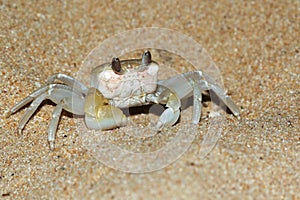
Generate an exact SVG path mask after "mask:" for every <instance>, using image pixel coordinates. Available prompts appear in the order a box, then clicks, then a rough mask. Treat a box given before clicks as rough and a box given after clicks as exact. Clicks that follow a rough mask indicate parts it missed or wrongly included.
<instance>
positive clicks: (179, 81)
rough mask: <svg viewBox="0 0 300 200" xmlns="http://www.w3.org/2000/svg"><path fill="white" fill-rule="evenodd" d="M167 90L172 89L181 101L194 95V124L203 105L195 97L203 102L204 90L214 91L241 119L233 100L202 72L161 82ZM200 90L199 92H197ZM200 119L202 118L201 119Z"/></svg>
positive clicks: (182, 75)
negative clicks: (201, 94)
mask: <svg viewBox="0 0 300 200" xmlns="http://www.w3.org/2000/svg"><path fill="white" fill-rule="evenodd" d="M160 84H161V85H164V86H165V87H167V88H171V89H172V90H173V91H174V92H175V93H176V94H177V96H178V97H179V98H180V99H183V98H185V97H188V96H190V95H192V94H193V95H194V102H193V103H194V108H193V113H194V114H193V122H194V123H195V122H196V121H197V118H198V116H196V114H197V113H198V111H201V109H200V108H201V105H200V104H199V105H198V104H197V103H196V102H197V101H196V99H195V98H197V97H195V95H196V96H197V95H199V96H198V98H199V100H201V98H200V97H201V96H200V94H198V93H199V91H200V93H202V91H204V90H213V91H214V92H215V93H216V95H217V96H218V97H219V98H220V99H221V100H222V101H223V102H224V103H225V105H226V106H227V107H228V108H229V109H230V110H231V112H232V113H233V114H234V115H235V116H236V117H238V118H239V115H240V111H239V109H238V107H237V106H236V105H235V103H234V102H233V101H232V99H231V98H230V97H229V96H228V95H227V94H226V92H225V91H224V90H223V89H222V88H221V87H220V86H218V84H217V83H216V82H215V81H214V80H213V79H212V78H211V77H210V76H208V75H207V74H205V73H203V72H201V71H193V72H186V73H184V74H181V75H178V76H175V77H172V78H170V79H167V80H164V81H161V82H160ZM195 89H196V90H199V91H195ZM199 119H200V117H199Z"/></svg>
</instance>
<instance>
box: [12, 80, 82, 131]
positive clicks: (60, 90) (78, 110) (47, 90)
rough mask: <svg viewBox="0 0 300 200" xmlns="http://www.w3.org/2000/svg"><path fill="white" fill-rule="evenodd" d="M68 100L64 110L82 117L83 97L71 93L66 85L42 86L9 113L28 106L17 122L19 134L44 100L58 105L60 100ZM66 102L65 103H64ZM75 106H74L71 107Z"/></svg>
mask: <svg viewBox="0 0 300 200" xmlns="http://www.w3.org/2000/svg"><path fill="white" fill-rule="evenodd" d="M66 98H68V100H69V101H68V103H65V104H64V107H63V108H64V109H65V110H67V111H69V112H71V113H73V114H77V115H83V114H84V112H83V104H84V95H83V94H80V93H76V92H74V91H72V88H70V87H69V86H66V85H61V84H51V85H47V86H44V87H42V88H40V89H38V90H36V91H35V92H33V93H32V94H30V95H29V96H28V97H26V98H25V99H23V100H22V101H21V102H20V103H18V104H17V105H16V106H14V107H13V108H12V110H11V111H10V113H14V112H16V111H18V110H19V109H21V108H22V107H23V106H25V105H26V104H28V103H30V102H31V101H32V103H31V104H30V106H29V108H27V110H26V112H25V114H24V115H23V117H22V118H21V120H20V122H19V132H20V133H21V132H22V130H23V128H24V127H25V125H26V124H27V122H28V121H29V119H30V118H31V116H32V115H33V114H34V112H35V111H36V110H37V109H38V107H39V106H40V104H41V103H42V102H43V101H44V100H45V99H50V100H51V101H53V102H54V103H56V104H58V103H59V102H60V101H61V100H62V99H66ZM65 102H66V101H65ZM73 104H74V105H76V106H73Z"/></svg>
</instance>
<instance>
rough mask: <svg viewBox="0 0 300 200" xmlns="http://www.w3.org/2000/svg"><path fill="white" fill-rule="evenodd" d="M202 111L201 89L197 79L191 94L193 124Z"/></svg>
mask: <svg viewBox="0 0 300 200" xmlns="http://www.w3.org/2000/svg"><path fill="white" fill-rule="evenodd" d="M201 111H202V90H201V89H200V87H199V84H198V81H197V82H196V83H195V84H194V96H193V118H192V122H193V124H198V123H199V121H200V118H201Z"/></svg>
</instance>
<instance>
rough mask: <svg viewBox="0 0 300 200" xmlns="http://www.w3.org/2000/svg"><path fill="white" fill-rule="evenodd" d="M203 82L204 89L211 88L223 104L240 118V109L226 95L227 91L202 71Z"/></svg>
mask: <svg viewBox="0 0 300 200" xmlns="http://www.w3.org/2000/svg"><path fill="white" fill-rule="evenodd" d="M202 74H203V75H202V76H203V77H204V79H205V84H203V86H207V88H206V90H212V91H214V93H215V94H216V95H217V96H218V97H219V98H220V99H221V100H222V101H223V102H224V103H225V105H226V106H227V107H228V108H229V110H230V111H231V112H232V113H233V114H234V116H236V117H237V118H240V111H239V108H238V107H237V105H236V104H235V103H234V102H233V101H232V99H231V98H230V97H229V96H228V95H227V93H226V92H225V91H224V90H223V89H222V88H221V87H220V86H218V84H217V83H216V82H215V81H214V80H213V79H212V78H211V77H209V76H208V75H207V74H205V73H202ZM199 76H200V74H199Z"/></svg>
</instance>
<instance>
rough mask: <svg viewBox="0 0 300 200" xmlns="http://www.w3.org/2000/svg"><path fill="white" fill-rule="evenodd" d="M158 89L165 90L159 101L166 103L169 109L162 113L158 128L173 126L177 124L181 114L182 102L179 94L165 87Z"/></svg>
mask: <svg viewBox="0 0 300 200" xmlns="http://www.w3.org/2000/svg"><path fill="white" fill-rule="evenodd" d="M158 87H160V88H159V89H158V90H160V89H163V92H162V93H160V95H159V96H158V98H157V103H160V104H166V106H167V109H166V110H165V111H164V112H163V113H162V114H161V116H160V118H159V120H158V122H157V124H156V128H157V129H161V128H163V127H166V126H172V125H173V124H175V123H176V122H177V120H178V118H179V116H180V106H181V102H180V99H179V98H178V96H177V95H176V94H175V93H174V92H172V91H171V90H169V89H167V88H165V87H163V86H158Z"/></svg>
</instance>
